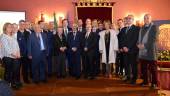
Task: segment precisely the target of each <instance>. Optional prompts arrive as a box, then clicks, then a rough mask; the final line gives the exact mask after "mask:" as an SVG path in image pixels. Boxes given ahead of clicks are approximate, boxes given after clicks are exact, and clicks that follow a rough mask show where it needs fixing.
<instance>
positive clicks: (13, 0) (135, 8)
mask: <svg viewBox="0 0 170 96" xmlns="http://www.w3.org/2000/svg"><path fill="white" fill-rule="evenodd" d="M72 1H73V0H1V1H0V10H14V11H26V18H27V19H28V20H30V21H35V18H38V17H39V16H40V14H41V12H43V13H44V14H47V15H51V16H52V14H53V12H54V11H55V12H56V14H58V13H63V14H64V15H67V13H68V15H69V18H70V19H71V21H72V20H74V6H73V4H72ZM111 1H114V2H116V4H115V6H114V18H115V19H117V18H122V17H124V16H126V15H127V14H128V13H132V14H134V15H135V16H136V17H137V18H141V17H142V15H143V14H144V13H150V14H151V15H152V16H153V19H154V20H170V11H169V10H170V0H111Z"/></svg>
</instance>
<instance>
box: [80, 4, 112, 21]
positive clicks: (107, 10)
mask: <svg viewBox="0 0 170 96" xmlns="http://www.w3.org/2000/svg"><path fill="white" fill-rule="evenodd" d="M77 15H78V19H82V20H83V22H85V20H86V19H87V18H90V19H98V20H101V21H104V20H110V21H112V7H77Z"/></svg>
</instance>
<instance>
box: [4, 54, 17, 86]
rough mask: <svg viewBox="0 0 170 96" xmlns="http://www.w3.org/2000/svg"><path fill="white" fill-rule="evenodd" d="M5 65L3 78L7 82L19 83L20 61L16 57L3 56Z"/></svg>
mask: <svg viewBox="0 0 170 96" xmlns="http://www.w3.org/2000/svg"><path fill="white" fill-rule="evenodd" d="M3 63H4V65H5V76H4V78H5V80H6V81H7V82H8V83H12V84H19V83H20V62H19V60H18V59H13V58H9V57H4V58H3Z"/></svg>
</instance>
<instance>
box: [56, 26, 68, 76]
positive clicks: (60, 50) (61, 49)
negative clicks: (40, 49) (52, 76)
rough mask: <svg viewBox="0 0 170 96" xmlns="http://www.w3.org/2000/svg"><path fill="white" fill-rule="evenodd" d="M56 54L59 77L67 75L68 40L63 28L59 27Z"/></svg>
mask: <svg viewBox="0 0 170 96" xmlns="http://www.w3.org/2000/svg"><path fill="white" fill-rule="evenodd" d="M54 38H55V39H54V55H55V56H56V59H57V64H56V67H57V68H56V69H57V70H56V73H57V78H65V77H66V75H67V74H66V59H67V58H66V52H67V40H66V37H65V35H64V34H63V28H60V27H59V28H58V29H57V34H56V35H55V37H54Z"/></svg>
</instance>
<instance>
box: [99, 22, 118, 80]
mask: <svg viewBox="0 0 170 96" xmlns="http://www.w3.org/2000/svg"><path fill="white" fill-rule="evenodd" d="M110 24H111V23H110V21H105V22H104V26H105V30H104V31H101V32H100V33H99V35H100V40H99V50H100V52H101V54H102V63H104V64H105V65H106V73H105V75H106V77H107V78H112V72H113V71H112V69H113V70H114V71H115V68H112V67H114V66H115V61H116V51H117V50H118V39H117V32H116V31H115V30H113V29H111V28H110Z"/></svg>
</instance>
